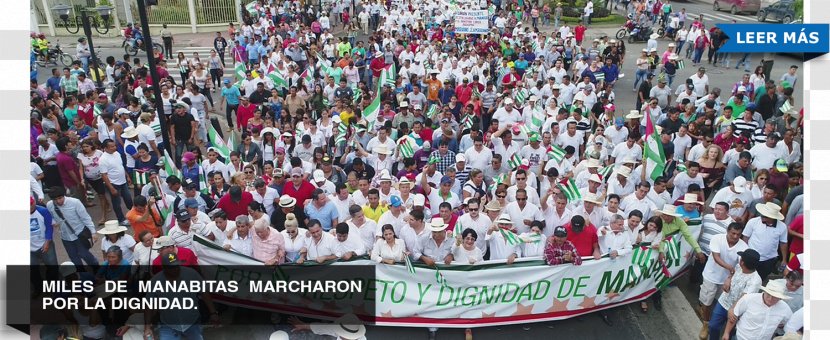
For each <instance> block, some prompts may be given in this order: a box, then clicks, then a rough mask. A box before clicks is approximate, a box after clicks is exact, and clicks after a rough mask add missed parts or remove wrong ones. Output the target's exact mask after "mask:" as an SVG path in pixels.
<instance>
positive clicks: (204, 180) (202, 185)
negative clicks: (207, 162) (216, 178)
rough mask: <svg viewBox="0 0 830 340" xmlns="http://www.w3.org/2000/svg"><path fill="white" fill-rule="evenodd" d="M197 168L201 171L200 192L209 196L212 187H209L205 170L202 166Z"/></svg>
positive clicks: (197, 165)
mask: <svg viewBox="0 0 830 340" xmlns="http://www.w3.org/2000/svg"><path fill="white" fill-rule="evenodd" d="M196 167H198V169H199V191H201V192H202V193H203V194H205V195H207V194H209V193H210V185H208V181H207V176H206V175H205V169H203V168H202V166H201V165H200V164H196Z"/></svg>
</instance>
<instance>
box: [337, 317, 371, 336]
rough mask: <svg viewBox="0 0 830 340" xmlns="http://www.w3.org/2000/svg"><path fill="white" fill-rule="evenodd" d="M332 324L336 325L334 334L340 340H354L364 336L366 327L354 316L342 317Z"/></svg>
mask: <svg viewBox="0 0 830 340" xmlns="http://www.w3.org/2000/svg"><path fill="white" fill-rule="evenodd" d="M334 324H335V325H337V328H335V329H334V333H335V334H337V336H338V337H340V338H342V339H349V340H354V339H360V338H362V337H363V336H364V335H366V326H364V325H363V324H362V323H361V322H360V319H358V318H357V316H356V315H354V314H346V315H343V316H341V317H340V318H338V319H337V320H334Z"/></svg>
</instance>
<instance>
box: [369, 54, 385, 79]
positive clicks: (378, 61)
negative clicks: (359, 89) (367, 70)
mask: <svg viewBox="0 0 830 340" xmlns="http://www.w3.org/2000/svg"><path fill="white" fill-rule="evenodd" d="M369 67H371V68H372V76H374V77H380V72H381V71H383V69H384V68H385V67H386V62H385V61H383V58H375V59H372V61H371V62H370V63H369Z"/></svg>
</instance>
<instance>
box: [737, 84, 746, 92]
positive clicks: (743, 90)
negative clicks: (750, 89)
mask: <svg viewBox="0 0 830 340" xmlns="http://www.w3.org/2000/svg"><path fill="white" fill-rule="evenodd" d="M738 92H746V86H743V85H741V86H738Z"/></svg>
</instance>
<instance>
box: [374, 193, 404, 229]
mask: <svg viewBox="0 0 830 340" xmlns="http://www.w3.org/2000/svg"><path fill="white" fill-rule="evenodd" d="M407 185H409V184H407ZM410 199H412V197H410ZM388 208H389V210H387V211H386V212H384V213H383V214H382V215H380V218H379V219H378V221H377V225H378V226H385V225H387V224H388V225H391V226H392V227H393V228H394V229H393V231H394V233H395V235H400V234H401V229H403V227H404V226H405V225H406V217H407V216H408V214H406V206H405V205H404V201H403V200H402V199H401V197H400V196H397V195H392V196H390V197H389V206H388ZM381 229H382V228H377V230H378V232H377V233H376V235H375V236H377V237H382V236H383V235H382V234H381V233H382V232H383V231H382V230H381Z"/></svg>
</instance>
